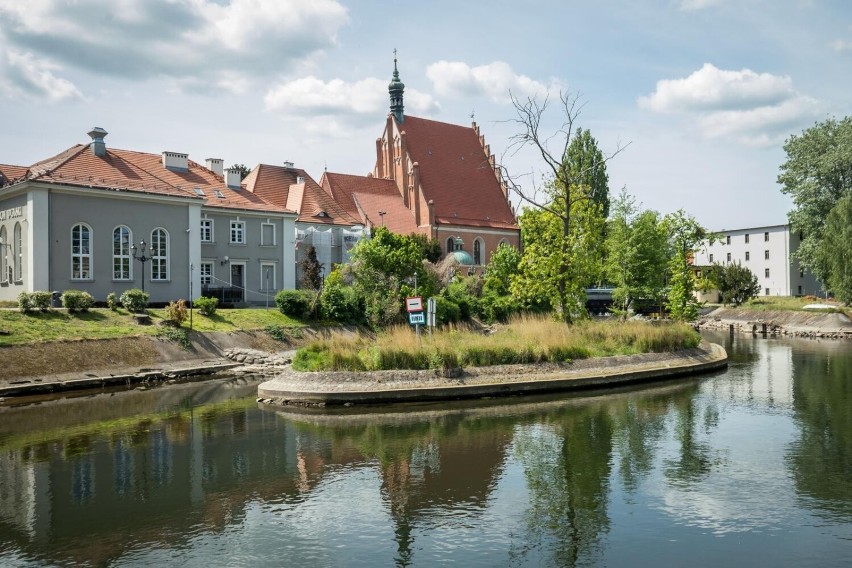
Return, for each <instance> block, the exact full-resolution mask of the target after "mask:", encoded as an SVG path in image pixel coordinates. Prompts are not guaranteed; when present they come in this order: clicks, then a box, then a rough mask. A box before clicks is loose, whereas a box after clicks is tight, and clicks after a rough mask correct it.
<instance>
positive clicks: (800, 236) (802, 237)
mask: <svg viewBox="0 0 852 568" xmlns="http://www.w3.org/2000/svg"><path fill="white" fill-rule="evenodd" d="M803 240H805V233H804V232H803V231H799V242H802V241H803Z"/></svg>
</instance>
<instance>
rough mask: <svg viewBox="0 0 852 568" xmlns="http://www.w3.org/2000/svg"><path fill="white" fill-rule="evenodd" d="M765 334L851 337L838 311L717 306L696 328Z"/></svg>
mask: <svg viewBox="0 0 852 568" xmlns="http://www.w3.org/2000/svg"><path fill="white" fill-rule="evenodd" d="M764 324H765V325H766V331H767V333H772V334H776V335H791V336H800V337H823V338H838V339H852V320H850V319H849V318H848V317H847V316H845V315H844V314H841V313H825V312H794V311H783V310H766V311H756V310H748V309H743V308H726V307H722V308H717V309H715V310H713V311H712V312H710V313H709V314H707V315H705V316H703V317H702V318H701V319H700V320H699V322H698V326H699V327H704V328H709V329H724V330H726V331H727V330H728V329H730V326H731V325H733V326H734V330H735V331H738V332H741V333H761V332H762V331H763V326H764Z"/></svg>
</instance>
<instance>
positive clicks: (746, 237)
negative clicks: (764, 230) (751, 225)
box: [745, 233, 748, 244]
mask: <svg viewBox="0 0 852 568" xmlns="http://www.w3.org/2000/svg"><path fill="white" fill-rule="evenodd" d="M745 242H746V244H748V233H746V236H745Z"/></svg>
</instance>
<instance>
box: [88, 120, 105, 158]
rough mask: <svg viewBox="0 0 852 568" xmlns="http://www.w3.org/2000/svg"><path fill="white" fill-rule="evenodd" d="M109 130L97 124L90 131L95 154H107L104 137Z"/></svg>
mask: <svg viewBox="0 0 852 568" xmlns="http://www.w3.org/2000/svg"><path fill="white" fill-rule="evenodd" d="M107 134H108V132H107V131H106V130H104V129H103V128H101V127H100V126H95V127H94V128H92V129H91V130H90V131H89V137H90V138H91V139H92V153H93V154H94V155H95V156H100V157H102V158H103V157H104V156H106V142H104V138H105V137H106V135H107Z"/></svg>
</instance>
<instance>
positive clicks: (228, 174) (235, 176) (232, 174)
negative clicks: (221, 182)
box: [225, 168, 243, 189]
mask: <svg viewBox="0 0 852 568" xmlns="http://www.w3.org/2000/svg"><path fill="white" fill-rule="evenodd" d="M242 181H243V178H242V177H241V176H240V170H238V169H235V168H228V169H226V170H225V185H227V186H228V187H229V188H231V189H240V183H241V182H242Z"/></svg>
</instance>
